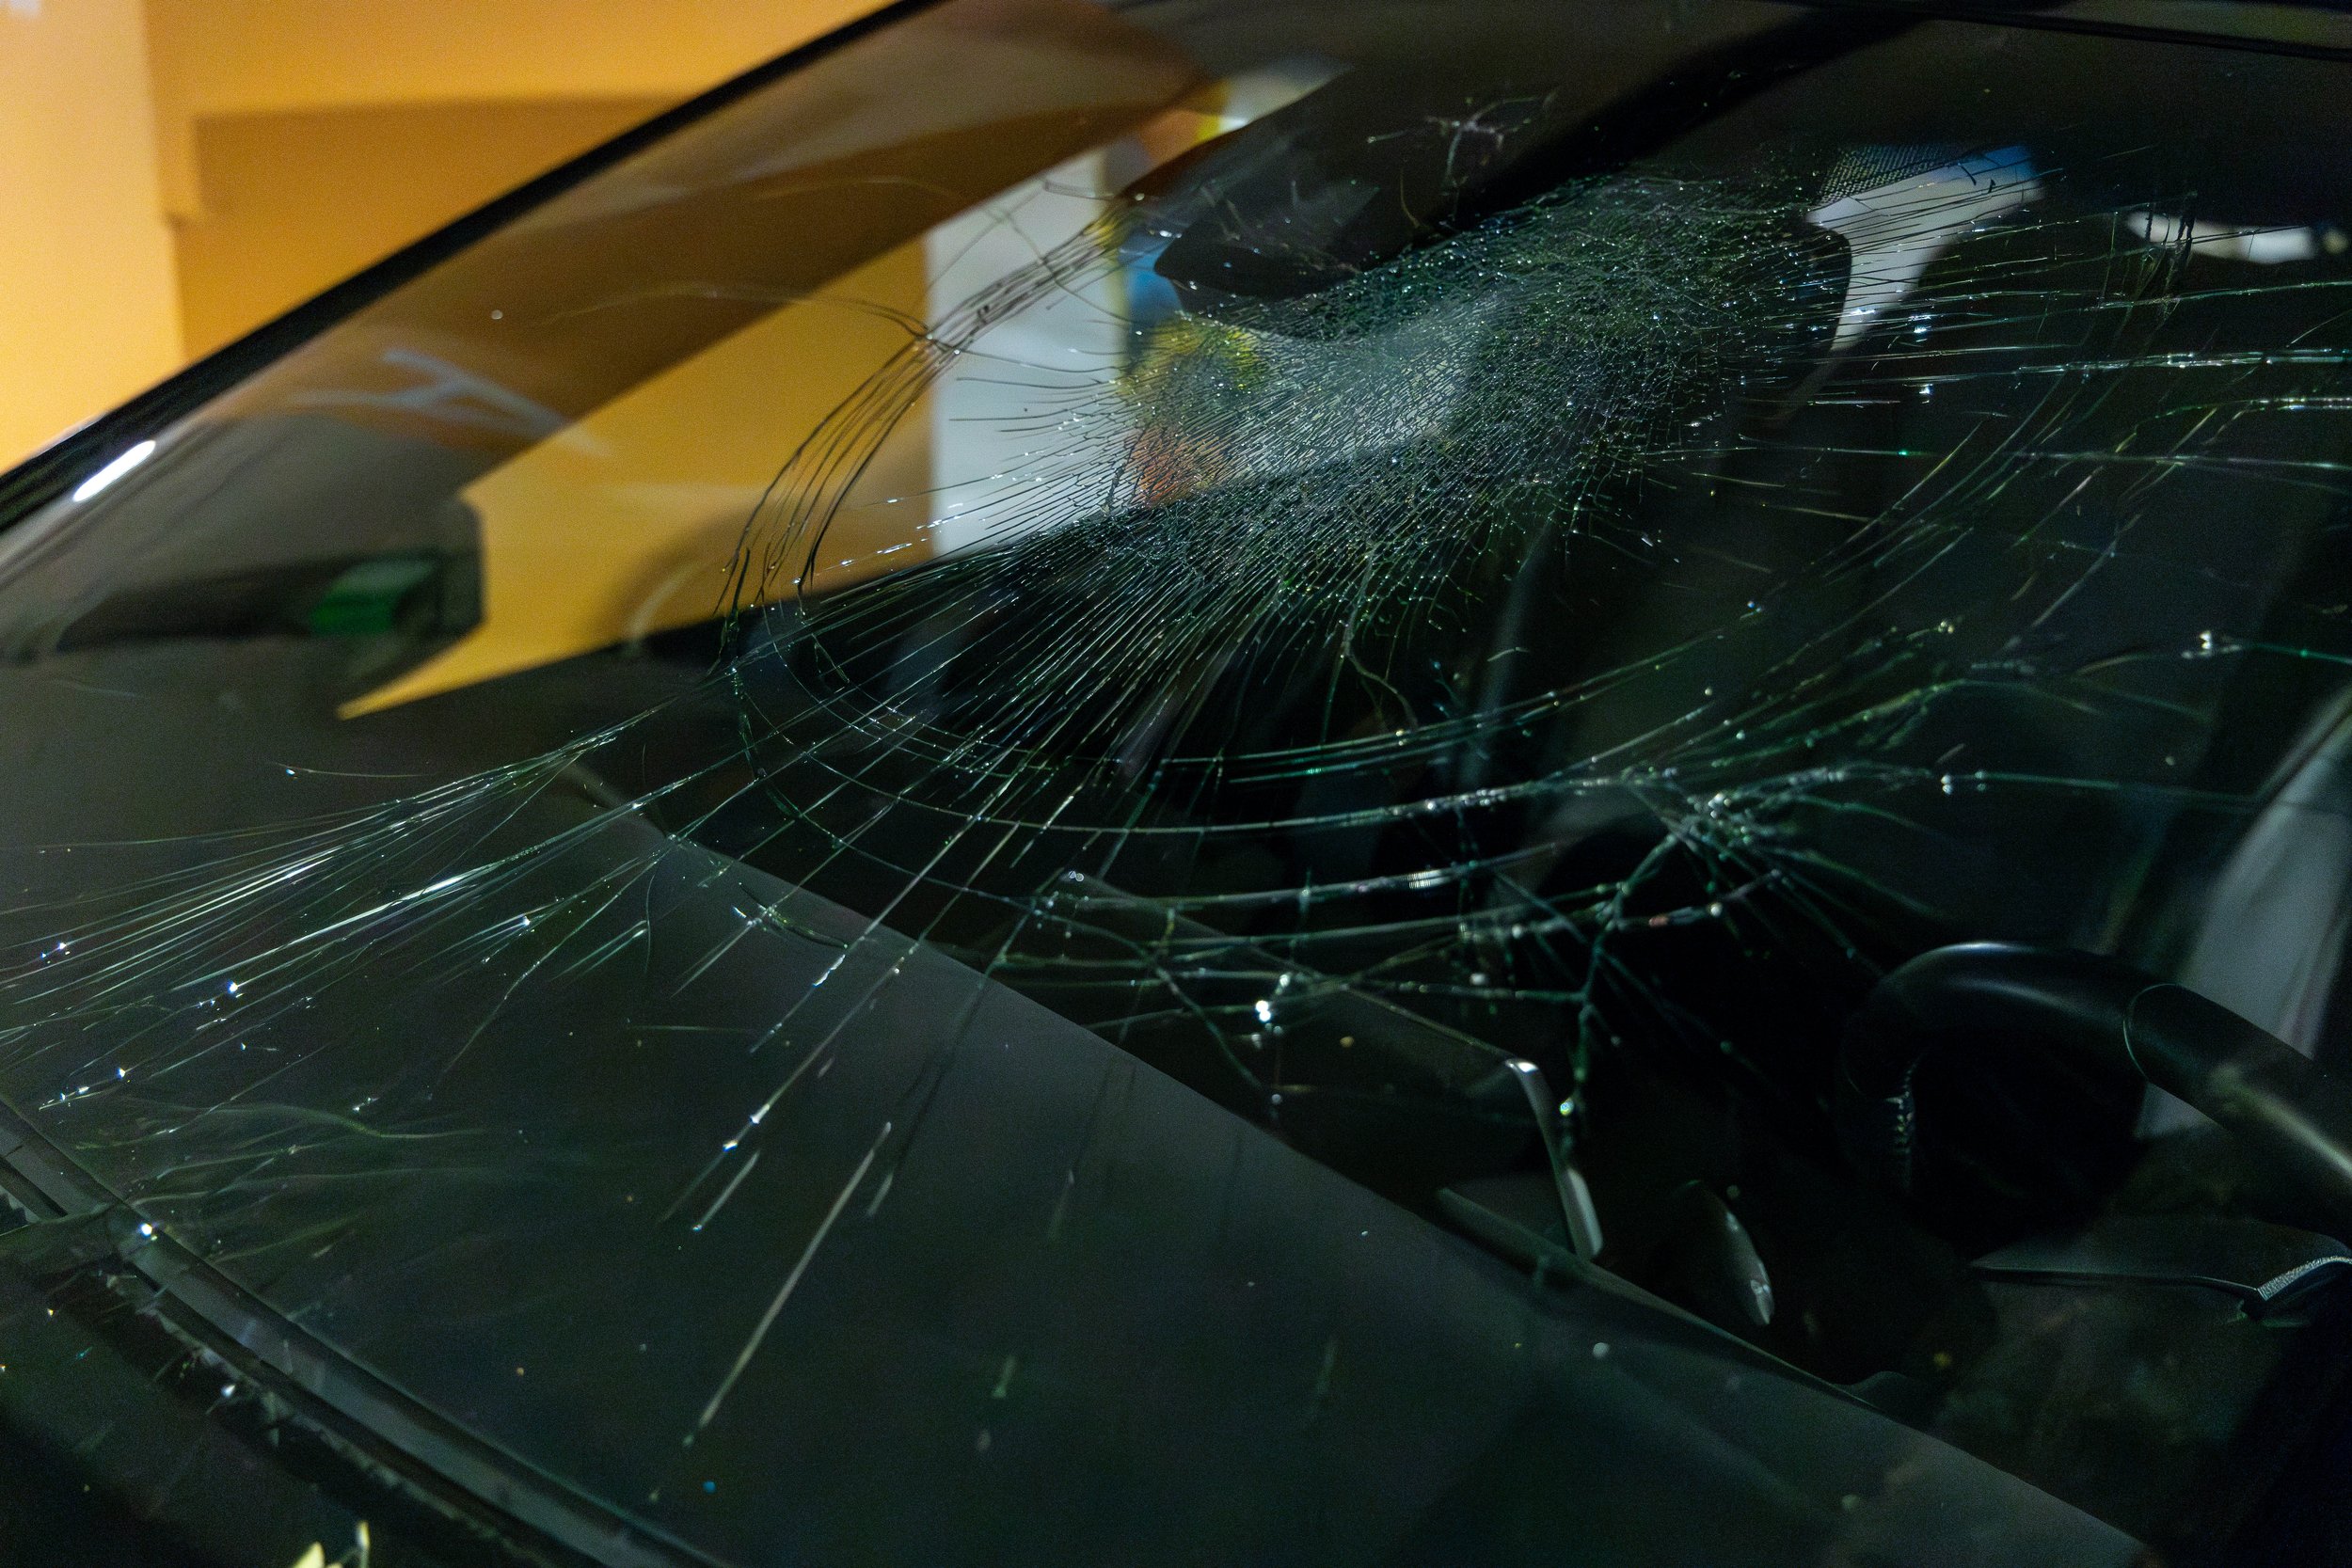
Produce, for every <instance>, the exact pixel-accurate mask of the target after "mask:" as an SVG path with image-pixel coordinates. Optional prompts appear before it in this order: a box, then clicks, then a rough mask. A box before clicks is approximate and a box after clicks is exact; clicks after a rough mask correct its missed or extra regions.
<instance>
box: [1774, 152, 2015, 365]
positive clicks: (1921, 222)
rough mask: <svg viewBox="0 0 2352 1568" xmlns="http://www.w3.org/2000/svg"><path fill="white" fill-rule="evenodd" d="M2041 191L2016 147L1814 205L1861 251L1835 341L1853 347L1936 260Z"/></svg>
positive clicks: (1817, 215)
mask: <svg viewBox="0 0 2352 1568" xmlns="http://www.w3.org/2000/svg"><path fill="white" fill-rule="evenodd" d="M2041 193H2042V187H2041V182H2039V181H2038V180H2037V179H2036V178H2035V175H2034V169H2033V163H2032V160H2031V159H2030V158H2029V157H2028V156H2027V155H2026V150H2025V149H2024V148H2022V147H2009V148H2003V149H2001V150H1998V151H1994V152H1982V153H1977V154H1973V155H1971V156H1969V157H1965V158H1958V159H1955V160H1953V161H1952V162H1951V163H1948V164H1945V165H1943V166H1941V167H1937V168H1931V169H1929V170H1927V171H1926V172H1924V173H1920V174H1914V175H1911V176H1909V177H1908V178H1899V179H1893V180H1889V181H1886V182H1882V183H1879V184H1876V185H1872V186H1870V187H1868V188H1867V189H1863V190H1858V191H1853V192H1851V193H1850V194H1848V195H1844V196H1840V197H1838V198H1836V200H1834V201H1830V202H1828V203H1826V204H1825V205H1823V206H1820V207H1818V208H1816V209H1814V211H1813V213H1812V214H1811V215H1812V219H1813V221H1814V222H1815V223H1818V224H1820V226H1821V227H1822V228H1824V229H1828V230H1836V232H1837V233H1839V234H1842V235H1843V236H1845V239H1846V243H1847V245H1850V246H1851V248H1852V253H1853V262H1852V266H1851V273H1850V277H1849V281H1848V284H1847V288H1846V305H1845V309H1843V310H1841V311H1840V312H1839V313H1838V318H1837V336H1836V341H1835V345H1834V346H1836V347H1837V348H1844V347H1846V346H1847V345H1848V344H1850V343H1851V342H1853V341H1856V340H1857V339H1859V338H1860V337H1861V336H1862V335H1863V334H1864V333H1866V332H1867V331H1868V330H1869V329H1870V328H1871V327H1872V326H1874V325H1877V324H1878V323H1879V322H1880V321H1881V320H1882V319H1883V317H1884V316H1885V315H1886V313H1887V312H1889V311H1892V310H1893V309H1895V308H1896V307H1897V306H1899V305H1900V304H1901V303H1902V301H1903V299H1904V298H1905V297H1906V296H1907V295H1909V294H1910V293H1911V291H1912V290H1913V289H1915V288H1916V287H1917V286H1918V283H1919V278H1920V276H1921V275H1922V274H1924V273H1925V272H1926V271H1927V270H1928V264H1929V263H1930V262H1931V261H1934V260H1935V259H1936V258H1937V257H1938V256H1941V255H1942V254H1944V252H1945V251H1947V250H1948V249H1950V248H1951V246H1952V245H1955V244H1956V243H1958V242H1959V240H1960V239H1961V238H1962V237H1963V236H1964V235H1966V234H1969V233H1973V232H1974V231H1976V230H1978V229H1979V228H1981V227H1982V226H1984V225H1985V224H1987V223H1990V222H1992V221H1993V220H1994V219H1995V218H1998V217H2001V216H2004V215H2006V214H2010V213H2011V212H2014V211H2015V210H2016V209H2018V208H2020V207H2023V206H2025V205H2026V203H2028V202H2030V201H2032V200H2034V199H2035V198H2038V197H2039V196H2040V195H2041Z"/></svg>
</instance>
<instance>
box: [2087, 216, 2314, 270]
mask: <svg viewBox="0 0 2352 1568" xmlns="http://www.w3.org/2000/svg"><path fill="white" fill-rule="evenodd" d="M2123 227H2124V228H2126V229H2128V230H2131V231H2132V232H2133V233H2135V234H2137V235H2138V236H2139V237H2140V238H2141V239H2143V240H2146V241H2147V242H2148V243H2149V244H2151V245H2181V246H2185V247H2186V248H2187V249H2188V250H2190V251H2192V252H2193V253H2195V254H2196V255H2199V256H2210V257H2212V258H2214V259H2215V260H2217V261H2251V262H2253V263H2254V264H2255V265H2256V266H2258V267H2275V266H2277V265H2279V264H2280V262H2282V261H2311V260H2312V259H2313V258H2314V257H2316V256H2318V255H2319V253H2320V252H2321V251H2323V250H2324V251H2326V252H2327V253H2328V255H2330V256H2340V255H2342V254H2343V253H2344V246H2345V240H2344V231H2343V230H2340V229H2337V228H2335V227H2334V226H2333V225H2322V226H2321V227H2319V228H2317V229H2312V228H2308V227H2301V226H2296V225H2274V226H2257V225H2247V224H2236V223H2199V222H2196V221H2193V220H2191V219H2188V218H2177V217H2171V216H2169V215H2167V214H2163V213H2142V212H2133V213H2125V214H2123Z"/></svg>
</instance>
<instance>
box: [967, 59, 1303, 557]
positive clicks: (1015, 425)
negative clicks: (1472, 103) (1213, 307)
mask: <svg viewBox="0 0 2352 1568" xmlns="http://www.w3.org/2000/svg"><path fill="white" fill-rule="evenodd" d="M1336 74H1338V68H1337V67H1336V66H1334V65H1332V64H1331V63H1329V62H1327V61H1324V60H1319V59H1311V58H1303V57H1302V58H1298V59H1291V60H1285V61H1282V62H1280V63H1279V64H1277V65H1274V66H1269V67H1267V68H1265V69H1263V70H1260V71H1249V72H1245V73H1243V74H1240V75H1236V76H1232V77H1229V78H1227V79H1226V80H1224V81H1222V82H1220V83H1218V84H1216V87H1215V88H1213V89H1212V90H1211V91H1209V92H1207V93H1206V94H1203V95H1201V96H1200V98H1198V99H1196V100H1195V101H1194V102H1192V103H1189V104H1187V105H1185V106H1183V107H1180V108H1177V109H1174V110H1171V111H1169V112H1168V113H1167V114H1164V115H1162V116H1161V117H1159V118H1158V119H1155V120H1153V121H1152V122H1151V123H1150V124H1148V125H1145V126H1143V127H1140V128H1138V129H1137V130H1136V131H1135V132H1132V133H1131V134H1129V135H1124V136H1121V137H1120V138H1118V139H1117V140H1115V141H1112V142H1110V143H1108V144H1106V145H1104V146H1103V147H1100V148H1097V149H1095V150H1092V151H1090V152H1087V153H1083V154H1081V155H1080V156H1078V157H1076V158H1073V159H1071V160H1069V161H1067V162H1065V163H1063V164H1061V165H1059V166H1057V167H1055V168H1052V169H1049V170H1047V171H1046V172H1045V173H1043V174H1041V175H1039V176H1038V177H1037V178H1035V179H1033V180H1030V181H1027V182H1024V183H1022V184H1020V185H1016V186H1014V187H1013V188H1011V189H1010V190H1008V191H1005V192H1003V193H1001V194H1000V195H998V196H996V197H994V198H991V199H990V200H989V201H987V202H985V203H983V204H982V205H981V206H979V207H977V208H975V209H974V210H972V211H971V212H969V213H966V214H962V215H961V216H960V217H957V218H953V219H950V220H949V221H948V222H946V223H945V224H942V225H941V226H940V227H938V228H937V229H934V230H931V231H930V235H929V236H927V238H926V242H925V245H926V250H927V253H928V256H929V266H930V314H931V316H932V318H933V319H934V320H937V319H939V318H940V317H942V316H943V315H945V314H946V313H947V312H949V311H951V310H953V309H956V308H957V307H959V306H960V305H962V304H963V303H965V302H967V301H969V300H971V299H973V298H975V297H976V296H977V295H978V294H979V293H980V292H981V291H983V290H984V289H986V288H987V287H988V286H989V285H991V284H993V283H996V282H999V281H1001V280H1002V279H1004V278H1007V277H1012V276H1014V275H1016V274H1019V273H1023V272H1025V271H1027V270H1029V269H1031V268H1034V267H1035V266H1036V265H1037V264H1038V263H1039V261H1041V259H1043V258H1044V257H1046V256H1048V255H1052V254H1056V253H1057V247H1060V246H1063V245H1067V244H1068V243H1069V242H1070V241H1072V240H1073V239H1074V238H1076V237H1077V236H1078V235H1080V234H1082V233H1085V232H1086V231H1087V230H1089V227H1091V226H1093V225H1095V224H1096V223H1097V222H1098V220H1100V219H1101V218H1102V217H1103V215H1104V214H1105V213H1106V212H1107V211H1109V209H1110V206H1111V202H1112V199H1113V198H1114V196H1115V195H1116V194H1117V193H1118V192H1119V191H1120V190H1121V189H1122V188H1124V187H1125V186H1126V185H1128V184H1129V183H1130V182H1133V181H1135V180H1136V179H1137V178H1138V177H1140V176H1141V175H1142V174H1144V173H1145V172H1146V171H1147V170H1149V169H1151V168H1153V167H1155V166H1158V165H1160V164H1162V163H1165V162H1167V161H1168V159H1170V158H1173V157H1176V156H1179V155H1181V154H1183V153H1184V152H1187V151H1189V150H1192V149H1193V148H1195V147H1198V146H1200V144H1202V143H1204V142H1207V141H1212V140H1214V139H1216V137H1218V136H1221V135H1226V134H1228V133H1230V132H1232V131H1235V130H1238V129H1240V128H1241V127H1242V126H1245V125H1248V124H1249V123H1250V122H1251V121H1253V120H1255V119H1260V118H1261V117H1263V116H1264V115H1267V114H1271V113H1273V112H1274V111H1275V110H1277V109H1279V108H1281V107H1283V106H1284V105H1286V104H1289V103H1295V102H1296V101H1297V100H1298V99H1300V98H1302V97H1304V96H1306V95H1307V94H1308V93H1310V92H1312V91H1313V90H1314V89H1315V88H1317V87H1321V86H1322V85H1323V84H1325V83H1326V82H1327V81H1329V80H1330V79H1331V78H1332V77H1333V76H1334V75H1336ZM1155 254H1156V250H1155V248H1152V247H1151V246H1149V245H1145V246H1141V247H1132V246H1131V247H1127V248H1124V249H1119V250H1116V251H1106V252H1105V253H1104V254H1101V255H1099V256H1096V257H1093V258H1091V259H1090V260H1089V261H1086V262H1081V263H1078V264H1075V265H1073V266H1071V267H1070V269H1069V270H1068V272H1067V273H1066V275H1065V276H1063V277H1061V278H1060V279H1059V280H1058V286H1057V288H1056V289H1055V290H1053V291H1052V292H1051V293H1047V294H1045V295H1044V296H1043V297H1041V298H1040V299H1038V300H1037V301H1035V302H1034V303H1032V304H1028V305H1025V306H1024V307H1023V308H1022V309H1019V310H1016V311H1012V312H1009V313H1008V314H1006V315H1005V316H1003V317H1002V318H1000V319H998V320H996V321H994V322H993V323H992V324H991V325H989V327H988V329H987V331H986V333H985V334H984V335H982V337H981V338H980V339H979V340H977V341H975V342H973V343H972V344H970V345H969V351H968V352H967V353H966V354H964V355H963V356H961V357H960V360H959V362H958V363H957V364H956V365H955V366H953V367H951V368H950V369H949V370H948V372H946V375H945V376H944V377H943V378H942V381H941V383H940V385H939V387H938V388H936V390H935V391H934V392H933V395H932V397H931V410H930V422H931V471H932V473H933V475H934V476H935V479H934V483H935V489H934V491H933V494H932V497H931V506H932V509H933V510H934V512H935V515H934V516H933V518H932V519H931V526H930V543H931V546H932V547H933V549H934V551H936V552H937V553H940V554H948V553H953V552H956V551H959V550H965V549H970V548H973V547H976V546H981V545H984V544H1001V543H1003V542H1004V541H1006V540H1007V539H1009V538H1010V537H1012V536H1014V535H1015V534H1018V533H1021V532H1024V531H1027V530H1029V529H1031V528H1035V527H1040V526H1044V525H1045V524H1046V523H1047V522H1049V521H1050V520H1051V519H1052V518H1054V517H1056V516H1057V515H1060V513H1059V509H1058V508H1057V506H1056V505H1054V504H1051V503H1049V502H1047V501H1045V500H1044V499H1043V498H1044V495H1045V492H1047V491H1049V490H1055V488H1056V487H1057V486H1066V485H1067V484H1068V483H1070V482H1071V477H1072V476H1071V475H1070V473H1069V468H1070V464H1071V459H1070V454H1071V453H1072V452H1073V451H1103V452H1124V451H1125V450H1126V443H1125V441H1124V439H1123V438H1121V437H1120V436H1118V435H1117V434H1116V433H1114V432H1112V431H1110V430H1108V429H1106V428H1104V421H1115V420H1119V419H1120V418H1121V415H1120V410H1119V409H1118V408H1116V407H1115V406H1113V405H1110V404H1104V402H1103V401H1102V400H1101V399H1100V397H1099V396H1098V394H1099V393H1100V392H1101V391H1102V389H1103V388H1104V387H1105V386H1106V385H1107V384H1108V382H1109V381H1110V380H1111V379H1112V378H1113V377H1115V376H1117V375H1119V374H1120V373H1121V372H1122V371H1124V370H1126V369H1127V368H1129V366H1130V363H1131V361H1132V359H1133V356H1134V354H1135V351H1136V345H1137V344H1138V343H1139V342H1140V341H1143V340H1144V339H1145V338H1146V337H1147V336H1148V335H1149V331H1150V328H1151V326H1152V325H1153V324H1154V323H1156V322H1158V321H1161V320H1163V319H1166V318H1168V317H1169V316H1172V315H1173V314H1174V313H1175V304H1176V296H1175V292H1174V291H1173V289H1171V288H1170V287H1169V286H1168V284H1167V283H1166V281H1165V280H1163V279H1162V278H1160V277H1158V275H1157V274H1155V273H1154V272H1152V259H1153V256H1154V255H1155ZM1056 493H1058V491H1056Z"/></svg>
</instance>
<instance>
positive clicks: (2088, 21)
mask: <svg viewBox="0 0 2352 1568" xmlns="http://www.w3.org/2000/svg"><path fill="white" fill-rule="evenodd" d="M2284 3H2285V4H2287V5H2288V6H2290V7H2291V8H2295V9H2297V10H2317V11H2327V12H2330V13H2333V12H2334V11H2335V8H2334V7H2333V6H2313V5H2301V4H2297V3H2296V0H2284ZM1772 4H1774V5H1781V6H1793V7H1798V8H1803V9H1806V10H1824V11H1849V12H1857V13H1863V14H1867V15H1873V16H1883V17H1906V18H1909V19H1911V20H1912V21H1915V22H1965V23H1972V24H1977V25H1979V26H1989V27H2025V28H2029V29H2031V30H2033V31H2035V32H2042V33H2080V34H2085V35H2088V36H2090V37H2092V38H2109V39H2129V40H2136V41H2138V42H2142V43H2170V44H2182V45H2185V46H2187V47H2189V48H2194V49H2233V50H2238V51H2240V52H2243V53H2247V54H2254V55H2293V56H2295V57H2296V58H2297V59H2305V60H2336V61H2352V44H2335V43H2306V42H2303V41H2302V40H2296V39H2275V38H2257V37H2251V36H2249V35H2247V34H2244V33H2207V32H2201V31H2199V30H2198V29H2196V28H2193V27H2161V26H2157V25H2155V24H2151V23H2142V22H2117V21H2111V20H2108V19H2106V18H2100V17H2088V16H2059V15H2057V14H2055V13H2053V12H2050V11H2046V10H2042V9H2038V8H2010V7H2007V6H1998V5H1985V6H1971V5H1947V4H1944V3H1942V0H1772Z"/></svg>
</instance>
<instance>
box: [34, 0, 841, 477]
mask: <svg viewBox="0 0 2352 1568" xmlns="http://www.w3.org/2000/svg"><path fill="white" fill-rule="evenodd" d="M874 3H875V0H0V467H6V466H7V465H8V464H11V463H13V462H15V461H16V460H18V459H19V458H21V457H24V456H25V455H27V454H29V453H30V452H31V451H35V450H37V449H38V448H39V447H40V446H41V445H43V444H44V443H46V442H47V441H48V440H49V439H51V438H53V437H54V436H57V435H59V434H62V433H63V432H64V431H65V430H66V429H68V428H70V427H71V426H72V425H74V424H76V423H79V422H80V421H81V420H86V419H88V418H90V417H91V416H93V415H96V414H100V413H103V412H104V411H105V410H106V409H107V408H108V407H110V406H112V405H113V404H116V403H119V402H120V401H121V400H122V399H123V398H125V397H128V396H130V395H131V394H132V393H134V392H136V391H138V390H139V389H140V388H143V387H145V386H147V385H149V384H151V383H152V382H153V381H155V380H157V379H158V378H160V377H161V376H163V375H165V374H167V373H168V372H170V371H172V370H174V369H176V368H177V367H178V365H179V364H180V363H181V362H183V358H184V357H185V356H191V355H194V354H198V353H201V352H203V351H205V350H207V349H210V348H213V347H215V346H217V345H219V344H220V343H222V342H225V341H228V340H230V339H231V338H234V337H235V336H237V335H238V334H240V333H242V332H244V331H246V330H247V329H248V328H250V327H253V326H256V325H260V324H261V323H262V322H264V321H266V320H268V319H269V318H270V317H272V316H274V315H276V314H278V312H279V311H282V310H284V309H289V308H290V307H292V306H294V305H296V304H299V303H300V302H301V301H302V300H304V299H306V298H308V297H310V295H311V294H313V293H317V292H318V291H320V290H321V289H324V288H326V287H327V286H329V285H331V284H333V283H335V282H337V281H339V280H340V279H342V278H343V277H347V276H349V275H350V274H351V273H353V272H355V271H357V270H358V269H359V268H360V267H362V266H365V265H366V264H367V263H368V262H370V261H373V260H375V259H376V258H377V257H379V256H381V255H383V254H384V253H386V252H387V251H389V250H392V249H394V248H396V247H398V246H399V245H404V244H405V243H406V242H408V241H409V240H412V239H415V238H416V237H418V236H419V235H421V234H423V233H426V232H428V231H429V230H433V229H435V228H437V227H438V226H439V225H441V224H442V223H445V222H447V221H448V220H449V219H451V218H453V217H455V216H457V215H458V214H462V213H464V212H466V211H467V210H468V209H469V208H472V207H475V206H478V205H479V204H481V203H482V202H483V201H485V200H487V199H488V198H491V197H494V196H496V195H498V194H499V193H500V192H501V191H504V190H506V189H508V188H510V187H511V186H513V185H516V184H517V183H519V182H522V181H523V180H526V179H528V178H530V177H531V176H532V175H533V174H536V173H538V172H540V171H541V170H543V169H545V168H547V167H548V166H551V165H554V164H556V163H560V162H562V161H563V160H564V159H565V158H568V157H570V156H572V155H573V154H574V153H577V152H580V151H581V150H585V149H587V148H589V147H592V146H594V145H595V144H596V143H597V142H599V141H602V140H604V139H605V138H606V137H608V136H610V135H612V134H614V133H615V132H617V131H619V130H622V129H625V128H626V127H628V125H630V124H633V123H635V122H637V121H638V120H641V119H644V118H646V117H647V116H648V115H651V114H653V113H656V112H658V111H659V110H660V109H662V108H664V107H667V106H668V105H670V104H672V103H677V102H678V101H679V100H681V99H684V98H687V97H690V96H691V95H692V94H694V93H696V92H699V91H701V90H703V89H704V88H706V87H710V86H712V85H714V84H716V83H718V82H721V81H723V80H725V79H726V78H727V77H729V76H732V75H735V74H736V73H738V72H739V71H744V70H747V69H749V68H750V67H752V66H754V65H756V64H758V63H759V62H760V61H762V60H765V59H768V58H771V57H772V56H773V55H778V54H781V53H782V52H784V51H785V50H787V49H790V48H792V47H794V46H795V45H797V44H800V43H803V42H805V41H807V40H809V39H811V38H815V37H817V36H818V35H819V34H822V33H825V32H828V31H831V30H832V29H833V28H834V27H836V26H838V25H840V24H842V23H844V22H846V21H849V20H850V19H852V18H854V17H856V16H858V15H860V14H862V13H863V12H865V11H866V10H868V9H870V8H872V6H873V4H874Z"/></svg>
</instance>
